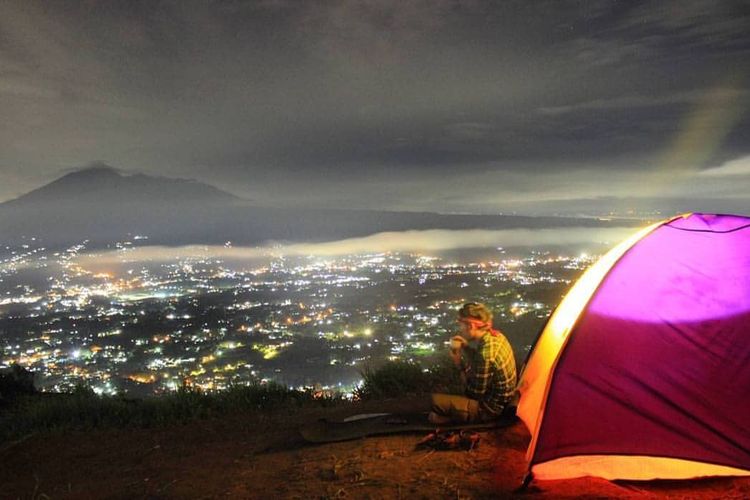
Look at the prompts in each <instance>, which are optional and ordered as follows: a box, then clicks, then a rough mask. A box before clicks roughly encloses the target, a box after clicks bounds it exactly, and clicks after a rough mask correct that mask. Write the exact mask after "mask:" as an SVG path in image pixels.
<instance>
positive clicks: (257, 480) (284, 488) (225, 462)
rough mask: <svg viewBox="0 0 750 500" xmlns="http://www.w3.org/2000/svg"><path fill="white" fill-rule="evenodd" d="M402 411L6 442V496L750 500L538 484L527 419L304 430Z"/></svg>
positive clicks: (702, 490) (315, 414)
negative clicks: (486, 424)
mask: <svg viewBox="0 0 750 500" xmlns="http://www.w3.org/2000/svg"><path fill="white" fill-rule="evenodd" d="M398 409H400V408H399V407H398V404H395V403H394V404H390V405H385V406H384V405H383V404H379V405H378V406H377V407H375V406H372V405H371V406H366V405H365V406H362V407H359V408H356V409H355V410H354V411H353V410H352V408H351V407H349V408H335V409H327V410H326V409H315V410H305V411H304V412H297V413H295V414H291V415H288V414H285V415H276V416H274V417H269V416H260V415H258V416H235V417H226V418H221V419H214V420H209V421H199V422H191V423H189V424H184V425H179V426H173V427H170V428H162V429H123V430H97V431H92V432H86V433H84V432H68V433H65V434H57V435H45V436H43V435H36V436H30V437H28V438H26V439H24V440H20V441H18V442H15V443H11V444H6V445H3V446H0V497H1V498H32V499H45V498H54V499H57V498H71V499H72V498H75V499H80V498H123V499H125V498H127V499H132V498H217V497H226V498H279V499H281V498H300V499H310V498H373V499H381V498H382V499H398V498H405V499H406V498H451V499H463V498H507V497H516V496H517V497H520V498H566V497H567V498H572V497H576V498H578V497H588V498H607V497H638V498H662V497H673V498H701V499H707V498H750V479H732V478H730V479H707V480H701V481H662V482H644V483H633V482H630V483H625V482H623V483H620V482H618V483H612V482H609V481H604V480H600V479H592V478H585V479H576V480H569V481H548V482H535V483H532V485H531V486H530V487H529V488H527V489H526V490H525V491H523V492H518V491H516V489H517V488H518V486H519V485H520V483H521V480H522V478H523V476H524V473H525V470H526V463H525V461H524V454H525V450H526V446H527V445H528V440H529V435H528V433H527V431H526V429H525V428H524V426H523V424H521V423H518V424H516V425H514V426H512V427H509V428H505V429H498V430H493V431H488V432H482V433H481V434H480V435H481V441H480V443H479V445H478V447H477V448H476V449H474V450H472V451H468V452H467V451H433V450H417V449H415V445H416V443H417V441H419V439H420V438H421V437H423V435H420V434H405V435H397V436H385V437H378V438H366V439H360V440H356V441H349V442H343V443H333V444H326V445H309V444H306V443H305V442H304V441H303V440H302V439H301V438H300V437H299V434H298V431H297V429H298V428H299V425H301V424H303V423H304V422H306V421H307V422H309V421H310V420H311V419H316V418H319V417H321V416H326V417H329V418H341V417H343V416H345V415H350V414H352V413H360V412H368V411H376V410H381V411H382V410H385V411H393V410H398Z"/></svg>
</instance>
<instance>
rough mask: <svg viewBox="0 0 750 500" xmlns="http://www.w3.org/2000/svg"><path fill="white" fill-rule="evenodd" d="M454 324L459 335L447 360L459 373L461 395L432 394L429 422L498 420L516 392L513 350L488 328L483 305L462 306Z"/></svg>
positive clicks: (487, 314)
mask: <svg viewBox="0 0 750 500" xmlns="http://www.w3.org/2000/svg"><path fill="white" fill-rule="evenodd" d="M458 323H459V325H460V327H461V334H460V335H456V336H454V337H453V338H451V350H450V357H451V360H452V361H453V364H454V365H455V366H456V368H458V369H459V370H460V372H461V379H462V381H463V382H464V384H465V387H466V390H465V395H464V396H461V395H457V394H442V393H435V394H432V411H431V412H430V414H429V420H430V422H432V423H434V424H449V423H472V422H487V421H490V420H494V419H496V418H499V417H500V416H501V415H502V413H503V410H504V409H505V408H506V406H508V403H509V402H510V401H511V400H512V398H513V394H514V391H515V389H516V361H515V358H514V356H513V349H512V348H511V346H510V343H509V342H508V339H507V338H505V336H504V335H503V334H502V333H500V332H499V331H497V330H493V329H492V313H491V312H490V310H489V309H488V308H487V307H486V306H485V305H484V304H479V303H475V302H469V303H468V304H464V306H463V307H462V308H461V309H460V310H459V311H458ZM470 341H471V343H472V344H475V347H472V346H471V345H470V343H469V342H470Z"/></svg>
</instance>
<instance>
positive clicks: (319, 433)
mask: <svg viewBox="0 0 750 500" xmlns="http://www.w3.org/2000/svg"><path fill="white" fill-rule="evenodd" d="M515 421H516V418H515V416H513V417H503V418H501V419H498V420H493V421H491V422H483V423H473V424H454V425H437V424H432V423H430V422H428V421H427V414H426V413H386V414H373V415H362V416H359V415H354V416H352V417H348V418H346V419H344V420H327V419H320V420H318V421H316V422H313V423H311V424H307V425H304V426H302V427H300V429H299V431H300V434H301V435H302V437H303V438H304V439H305V441H308V442H310V443H332V442H336V441H348V440H351V439H358V438H362V437H367V436H378V435H384V434H398V433H402V432H431V431H435V430H438V429H439V430H441V431H448V430H455V429H493V428H497V427H506V426H508V425H511V424H512V423H514V422H515Z"/></svg>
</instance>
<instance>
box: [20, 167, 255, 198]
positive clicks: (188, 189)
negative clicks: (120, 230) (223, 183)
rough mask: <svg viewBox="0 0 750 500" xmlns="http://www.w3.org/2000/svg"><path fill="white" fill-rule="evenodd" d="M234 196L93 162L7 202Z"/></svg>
mask: <svg viewBox="0 0 750 500" xmlns="http://www.w3.org/2000/svg"><path fill="white" fill-rule="evenodd" d="M239 199H240V198H238V197H237V196H235V195H233V194H230V193H227V192H225V191H222V190H220V189H218V188H216V187H214V186H211V185H209V184H205V183H202V182H199V181H196V180H191V179H179V178H168V177H160V176H150V175H147V174H142V173H136V172H129V171H126V170H122V169H118V168H115V167H112V166H111V165H107V164H106V163H103V162H94V163H90V164H88V165H86V166H85V167H83V168H80V169H77V170H73V171H69V172H68V173H66V174H65V175H63V176H62V177H60V178H58V179H56V180H54V181H52V182H50V183H49V184H46V185H44V186H42V187H40V188H38V189H35V190H33V191H31V192H29V193H27V194H25V195H23V196H21V197H19V198H16V199H15V200H12V201H10V202H8V203H11V204H19V203H23V204H25V203H32V204H36V203H50V202H52V203H59V202H75V203H80V202H89V203H104V204H107V205H109V204H111V203H144V202H152V203H161V204H164V203H170V202H189V201H194V202H233V201H236V200H239Z"/></svg>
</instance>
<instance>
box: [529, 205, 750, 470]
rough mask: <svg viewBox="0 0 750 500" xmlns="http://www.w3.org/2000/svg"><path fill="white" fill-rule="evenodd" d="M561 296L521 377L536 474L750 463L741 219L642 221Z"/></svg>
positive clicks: (747, 223) (746, 242)
mask: <svg viewBox="0 0 750 500" xmlns="http://www.w3.org/2000/svg"><path fill="white" fill-rule="evenodd" d="M591 271H596V272H594V273H593V279H590V276H592V273H591ZM587 280H588V281H595V282H594V283H588V282H587ZM581 283H584V285H585V287H586V291H587V292H589V293H588V295H587V294H586V293H583V294H580V293H579V294H578V295H579V296H576V295H575V293H574V292H576V288H577V287H579V288H580V286H581V285H580V284H581ZM579 291H580V290H579ZM566 301H567V302H568V303H567V304H566ZM563 307H565V308H566V309H567V311H564V312H565V313H566V314H565V317H564V318H563V321H560V320H557V319H556V318H555V315H553V317H552V318H551V319H550V321H549V322H548V324H547V326H546V327H545V329H544V331H543V333H542V335H541V337H540V339H539V341H538V343H537V346H536V347H535V348H534V350H533V352H532V355H531V357H530V359H529V363H528V364H527V367H526V369H525V370H524V373H523V375H522V378H521V383H520V386H519V389H520V391H521V402H520V404H519V416H520V417H521V419H522V420H523V421H524V422H525V423H526V425H527V426H528V427H529V429H530V431H531V433H532V442H531V445H530V448H529V454H528V458H529V460H530V466H531V470H532V472H534V474H535V475H537V473H538V474H539V477H545V478H550V479H551V478H564V477H578V476H583V475H599V476H602V477H607V478H610V479H612V478H621V479H646V478H649V479H650V478H654V477H661V478H684V477H697V476H705V475H741V474H750V428H748V425H747V423H748V422H749V421H750V218H746V217H738V216H713V215H705V214H691V215H688V216H683V217H679V218H675V219H672V220H669V221H666V222H664V223H661V224H657V225H655V226H651V227H649V228H647V229H645V230H643V231H641V232H639V233H638V234H636V235H634V237H633V238H630V239H629V240H627V241H626V242H623V244H621V245H620V246H618V247H616V248H615V249H614V250H613V251H612V252H610V253H609V254H607V256H605V257H604V258H603V259H602V260H601V261H600V263H597V264H596V265H595V266H594V267H593V268H592V269H591V270H589V272H587V273H586V274H585V275H584V276H583V277H582V278H581V280H579V283H577V284H576V286H574V288H573V289H572V290H571V292H570V293H569V294H568V296H566V298H565V299H564V301H563V303H561V305H560V307H559V308H558V310H560V309H562V308H563ZM555 314H557V311H556V313H555ZM556 323H557V324H556ZM603 457H609V458H606V459H604V458H603ZM636 457H642V458H641V459H640V462H638V459H637V458H636ZM597 463H598V464H599V468H598V469H597V468H596V467H593V468H592V465H591V464H597ZM604 463H606V467H602V466H601V465H602V464H604ZM618 464H619V465H618ZM634 464H636V465H634ZM637 464H640V465H637ZM644 464H650V466H649V467H644ZM675 464H680V465H679V466H675ZM685 464H689V465H685ZM597 471H598V472H597Z"/></svg>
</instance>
